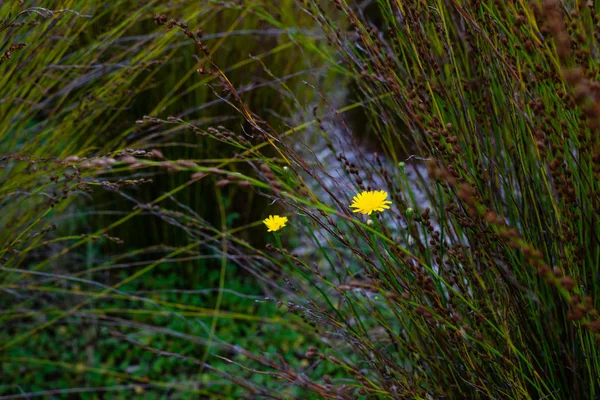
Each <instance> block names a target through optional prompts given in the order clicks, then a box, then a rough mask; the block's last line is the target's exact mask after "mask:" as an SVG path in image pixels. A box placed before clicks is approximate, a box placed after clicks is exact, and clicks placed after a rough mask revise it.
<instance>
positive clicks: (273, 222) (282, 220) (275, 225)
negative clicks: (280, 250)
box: [263, 215, 288, 232]
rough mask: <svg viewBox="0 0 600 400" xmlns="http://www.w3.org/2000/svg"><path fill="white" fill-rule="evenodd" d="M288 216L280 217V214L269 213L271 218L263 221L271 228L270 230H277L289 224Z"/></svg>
mask: <svg viewBox="0 0 600 400" xmlns="http://www.w3.org/2000/svg"><path fill="white" fill-rule="evenodd" d="M287 222H288V219H287V217H280V216H279V215H269V218H267V219H265V220H264V221H263V223H264V224H265V225H266V226H267V228H269V230H268V232H275V231H278V230H280V229H281V228H283V227H284V226H285V224H287Z"/></svg>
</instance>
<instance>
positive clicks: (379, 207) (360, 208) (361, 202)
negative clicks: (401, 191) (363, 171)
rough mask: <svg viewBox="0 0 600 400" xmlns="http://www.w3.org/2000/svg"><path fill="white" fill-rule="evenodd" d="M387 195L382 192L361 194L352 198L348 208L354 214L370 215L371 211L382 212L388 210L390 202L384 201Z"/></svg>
mask: <svg viewBox="0 0 600 400" xmlns="http://www.w3.org/2000/svg"><path fill="white" fill-rule="evenodd" d="M387 196H388V193H387V192H386V191H383V190H379V191H373V192H362V193H359V194H357V195H356V196H354V198H353V199H352V204H351V205H350V207H352V208H355V209H356V210H352V211H353V212H355V213H357V212H358V213H361V214H367V215H370V214H371V213H372V212H373V211H379V212H381V211H383V210H387V209H389V208H390V206H389V205H390V204H392V202H391V201H389V200H386V198H387Z"/></svg>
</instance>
